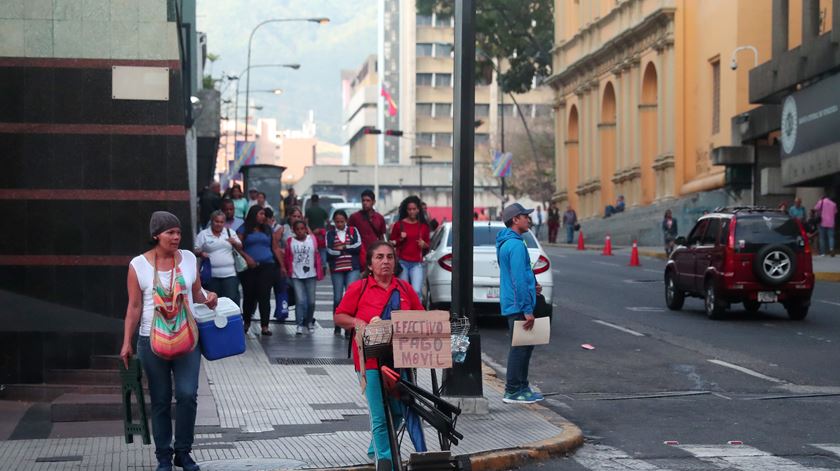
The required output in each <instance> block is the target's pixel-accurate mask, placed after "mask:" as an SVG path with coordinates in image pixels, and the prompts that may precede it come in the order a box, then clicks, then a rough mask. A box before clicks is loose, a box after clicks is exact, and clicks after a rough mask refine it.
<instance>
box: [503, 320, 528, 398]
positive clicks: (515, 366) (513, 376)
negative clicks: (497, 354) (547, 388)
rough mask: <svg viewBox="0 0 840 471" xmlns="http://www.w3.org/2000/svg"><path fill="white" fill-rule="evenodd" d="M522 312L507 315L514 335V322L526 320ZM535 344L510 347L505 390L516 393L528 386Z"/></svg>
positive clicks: (509, 326)
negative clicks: (529, 367) (529, 368)
mask: <svg viewBox="0 0 840 471" xmlns="http://www.w3.org/2000/svg"><path fill="white" fill-rule="evenodd" d="M524 320H525V316H523V315H522V314H511V315H509V316H507V321H508V328H509V330H510V333H511V335H513V322H514V321H524ZM533 351H534V346H533V345H528V346H525V347H510V351H509V352H508V360H507V376H506V378H505V392H506V393H510V394H516V393H518V392H520V391H522V390H525V389H527V388H528V365H529V364H530V363H531V353H533Z"/></svg>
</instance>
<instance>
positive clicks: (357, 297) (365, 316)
mask: <svg viewBox="0 0 840 471" xmlns="http://www.w3.org/2000/svg"><path fill="white" fill-rule="evenodd" d="M396 264H397V254H396V250H395V249H394V247H393V246H392V245H391V244H389V243H388V242H383V241H379V242H374V243H373V245H371V246H370V247H369V248H368V252H367V258H366V260H365V273H364V274H363V275H362V279H360V280H359V281H356V282H355V283H353V284H351V285H350V287H349V288H347V293H345V295H344V298H342V299H341V302H340V303H339V305H338V307H337V308H336V310H335V324H336V325H337V326H339V327H342V328H344V329H347V330H350V329H353V328H356V329H360V330H361V329H364V327H365V326H366V325H368V324H371V325H373V324H375V323H377V322H379V321H380V320H381V319H383V318H389V317H390V313H391V311H396V310H400V309H402V310H412V311H422V310H423V305H422V304H420V298H418V297H417V293H415V292H414V289H412V288H411V286H410V285H409V284H408V283H406V282H405V281H402V280H400V279H399V278H397V277H396V276H394V269H395V267H396ZM357 347H358V346H357V345H356V339H353V342H352V345H351V349H352V351H353V364H354V366H355V368H356V371H357V372H358V373H359V381H360V382H361V384H362V388H363V391H364V395H365V398H366V399H367V403H368V410H369V411H370V427H371V430H370V431H371V434H372V435H373V437H372V439H371V443H370V446H369V447H368V456H369V457H370V458H371V459H373V460H374V463H376V469H377V471H379V470H388V471H390V470H391V469H393V468H392V465H393V463H392V461H393V459H399V457H392V454H391V444H390V441H389V440H388V426H387V422H386V418H385V406H384V401H385V398H383V397H382V388H381V383H380V381H381V380H380V375H379V369H378V368H377V361H376V359H373V358H368V359H366V360H365V364H364V365H360V361H359V354H358V348H357ZM389 400H391V401H392V406H391V410H392V411H394V413H395V414H396V413H398V411H400V410H401V409H402V407H401V406H400V405H399V404H398V403H396V400H395V399H389ZM400 419H401V417H399V416H397V417H394V423H395V424H399V422H400Z"/></svg>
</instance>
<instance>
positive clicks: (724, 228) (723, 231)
mask: <svg viewBox="0 0 840 471" xmlns="http://www.w3.org/2000/svg"><path fill="white" fill-rule="evenodd" d="M728 239H729V219H721V220H720V233H719V234H718V244H720V245H726V244H727V243H728V242H729V240H728Z"/></svg>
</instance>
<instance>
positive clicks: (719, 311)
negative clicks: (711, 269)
mask: <svg viewBox="0 0 840 471" xmlns="http://www.w3.org/2000/svg"><path fill="white" fill-rule="evenodd" d="M704 305H705V306H706V316H707V317H708V318H709V319H714V320H718V319H721V318H723V315H724V314H725V313H726V304H725V303H723V302H722V301H721V300H719V299H718V297H717V290H716V289H715V283H714V281H713V280H711V279H709V280H706V290H705V296H704Z"/></svg>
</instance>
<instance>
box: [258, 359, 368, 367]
mask: <svg viewBox="0 0 840 471" xmlns="http://www.w3.org/2000/svg"><path fill="white" fill-rule="evenodd" d="M271 363H274V364H275V365H352V364H353V360H351V359H350V358H272V359H271Z"/></svg>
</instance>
